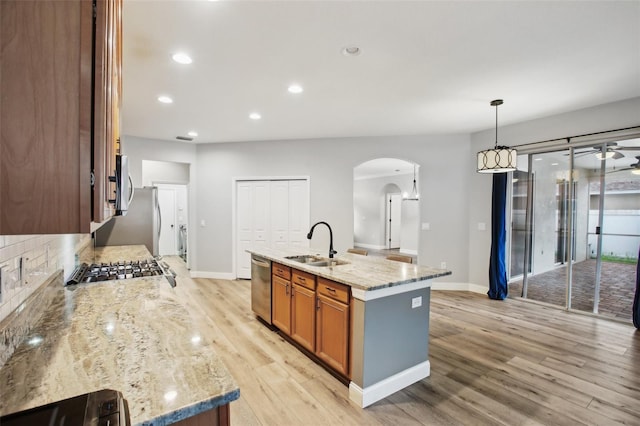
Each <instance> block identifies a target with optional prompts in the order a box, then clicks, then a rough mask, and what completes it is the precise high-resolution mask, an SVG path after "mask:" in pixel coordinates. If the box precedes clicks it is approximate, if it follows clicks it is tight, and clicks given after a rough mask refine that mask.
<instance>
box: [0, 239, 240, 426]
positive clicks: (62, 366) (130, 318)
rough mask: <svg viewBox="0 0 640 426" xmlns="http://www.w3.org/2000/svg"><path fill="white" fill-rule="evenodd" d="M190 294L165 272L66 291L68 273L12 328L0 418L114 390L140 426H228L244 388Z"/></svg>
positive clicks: (135, 255)
mask: <svg viewBox="0 0 640 426" xmlns="http://www.w3.org/2000/svg"><path fill="white" fill-rule="evenodd" d="M149 257H151V256H150V254H149V252H148V251H147V250H146V248H144V246H124V247H104V248H101V249H96V253H95V261H96V262H110V261H118V260H140V259H148V258H149ZM183 296H184V295H181V294H180V284H179V282H178V286H177V287H175V288H172V287H171V286H170V285H169V283H168V282H167V280H166V279H165V278H163V277H161V276H155V277H141V278H134V279H126V280H116V281H106V282H101V283H88V284H79V285H74V286H67V287H63V283H62V274H61V273H59V274H58V275H57V276H55V277H54V279H52V280H50V282H49V283H46V284H44V285H43V286H42V287H41V288H40V289H38V290H37V291H36V292H34V294H33V295H32V296H31V297H30V298H29V299H27V301H26V302H25V304H24V306H22V307H21V308H18V309H17V310H16V311H15V312H14V313H12V314H11V315H10V316H9V317H8V318H7V319H6V320H5V321H3V323H2V325H3V327H4V330H3V336H4V343H5V346H6V345H7V343H8V342H14V343H15V349H14V350H12V354H11V356H10V357H8V359H6V362H5V363H4V365H3V366H2V367H1V368H0V383H2V398H1V399H0V415H5V414H9V413H12V412H16V411H22V410H25V409H28V408H31V407H36V406H40V405H44V404H48V403H50V402H54V401H58V400H61V399H65V398H69V397H72V396H76V395H81V394H84V393H88V392H93V391H96V390H99V389H104V388H111V389H115V390H118V391H120V392H122V394H123V396H124V398H125V399H126V400H127V402H128V405H129V410H130V415H131V423H132V424H133V425H165V424H171V423H174V422H177V421H181V420H186V421H192V420H195V419H207V421H208V422H209V423H207V424H225V423H227V424H228V421H229V403H230V402H231V401H234V400H236V399H238V398H239V396H240V391H239V388H238V385H237V384H236V382H235V380H234V379H233V378H232V377H231V375H230V374H229V372H228V371H227V368H226V367H225V365H224V364H223V363H222V361H221V360H220V358H219V357H218V356H217V355H216V352H215V348H214V347H213V344H212V343H211V341H210V340H209V339H208V338H207V328H208V324H207V323H206V322H203V321H199V320H198V318H196V317H195V314H194V313H192V312H190V311H189V309H187V308H186V306H185V304H184V302H183V298H184V297H183ZM22 314H27V317H26V318H25V317H24V315H22ZM35 317H37V319H35V320H34V318H35ZM29 321H31V322H29Z"/></svg>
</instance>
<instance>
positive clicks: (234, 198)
mask: <svg viewBox="0 0 640 426" xmlns="http://www.w3.org/2000/svg"><path fill="white" fill-rule="evenodd" d="M271 180H306V181H307V184H308V186H309V191H308V194H307V196H308V200H307V202H308V203H309V210H311V176H309V175H306V176H232V177H231V264H232V270H231V273H229V274H228V275H226V276H225V277H221V278H225V279H229V280H235V279H237V278H238V263H237V262H238V261H237V256H236V250H237V237H238V236H237V229H236V226H237V205H238V194H237V191H236V188H237V186H238V182H242V181H271ZM309 214H311V211H309Z"/></svg>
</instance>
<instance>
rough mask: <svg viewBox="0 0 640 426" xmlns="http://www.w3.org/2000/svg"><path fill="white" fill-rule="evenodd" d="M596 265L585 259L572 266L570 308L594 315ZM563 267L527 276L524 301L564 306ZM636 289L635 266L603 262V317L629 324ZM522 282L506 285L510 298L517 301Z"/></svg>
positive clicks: (565, 274) (601, 293)
mask: <svg viewBox="0 0 640 426" xmlns="http://www.w3.org/2000/svg"><path fill="white" fill-rule="evenodd" d="M595 276H596V261H595V259H588V260H585V261H583V262H578V263H575V264H574V265H573V286H572V296H571V307H572V308H573V309H578V310H581V311H586V312H593V296H594V288H595ZM566 279H567V268H566V266H559V267H558V268H556V269H554V270H553V271H548V272H544V273H542V274H538V275H534V276H529V277H528V280H527V298H528V299H532V300H537V301H540V302H545V303H551V304H554V305H558V306H565V298H566V282H567V281H566ZM635 289H636V265H634V264H625V263H618V262H602V275H601V280H600V304H599V309H598V313H599V314H600V315H602V316H606V317H611V318H615V319H618V320H623V321H627V322H631V321H632V305H633V296H634V293H635ZM521 294H522V280H519V281H516V282H512V283H509V297H520V295H521Z"/></svg>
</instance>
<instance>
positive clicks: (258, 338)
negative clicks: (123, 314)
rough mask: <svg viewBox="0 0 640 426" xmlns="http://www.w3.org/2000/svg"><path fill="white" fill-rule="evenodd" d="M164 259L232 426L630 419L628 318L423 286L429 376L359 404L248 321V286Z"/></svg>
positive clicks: (638, 373)
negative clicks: (218, 369) (428, 291)
mask: <svg viewBox="0 0 640 426" xmlns="http://www.w3.org/2000/svg"><path fill="white" fill-rule="evenodd" d="M169 263H171V264H172V266H173V267H174V268H175V269H176V270H177V272H178V274H179V279H178V287H176V289H177V290H179V291H181V292H183V293H184V296H185V301H186V303H188V304H189V305H190V306H191V308H192V312H193V313H194V315H195V316H196V317H197V318H198V319H199V321H207V322H209V323H210V325H211V334H210V335H209V336H208V337H207V338H210V339H211V340H212V341H213V343H214V347H215V349H216V351H217V352H218V354H219V355H220V356H221V357H222V358H223V359H224V362H225V364H226V365H227V367H228V369H229V371H230V372H231V374H232V375H233V376H234V377H235V379H236V381H237V382H238V384H239V386H240V394H241V396H240V399H239V400H237V401H234V402H233V403H231V421H232V424H233V425H350V424H354V425H356V424H357V425H396V426H398V425H420V424H422V425H456V424H460V425H493V424H502V425H524V424H526V425H534V424H543V425H579V424H589V425H613V424H628V425H640V331H635V329H634V328H633V327H632V326H630V325H625V324H621V323H616V322H610V321H607V320H603V319H597V318H593V317H589V316H582V315H578V314H570V313H566V312H564V311H562V310H559V309H555V308H551V307H546V306H541V305H536V304H532V303H527V302H525V301H519V300H512V299H509V300H505V301H493V300H489V299H488V298H487V297H486V296H485V295H480V294H474V293H468V292H445V291H434V292H432V300H431V330H430V335H431V340H430V347H429V357H430V361H431V377H429V378H427V379H425V380H422V381H421V382H418V383H416V384H414V385H412V386H410V387H408V388H406V389H404V390H403V391H400V392H398V393H396V394H394V395H392V396H390V397H388V398H386V399H384V400H382V401H379V402H378V403H376V404H374V405H373V406H371V407H368V408H366V409H360V408H358V407H356V406H355V405H353V404H352V403H350V402H349V400H348V389H347V387H346V386H344V385H342V384H341V383H340V382H338V380H336V379H334V378H333V377H332V376H331V375H330V374H328V373H327V372H326V371H324V370H323V369H322V368H321V367H319V366H318V365H316V364H315V363H313V362H312V361H310V360H309V359H308V358H307V357H306V356H304V355H302V354H301V353H300V352H298V351H297V350H296V349H295V348H294V347H292V346H291V345H290V344H289V343H287V342H285V341H284V340H283V339H282V338H280V337H279V336H278V335H277V334H276V333H274V332H272V331H270V330H269V329H268V328H267V327H265V326H264V325H262V324H260V323H259V322H258V321H257V320H256V319H255V317H254V315H253V313H252V312H251V309H250V282H249V281H242V280H241V281H226V280H212V279H194V280H191V279H188V278H184V274H186V271H185V270H184V267H182V266H180V261H179V260H177V258H176V259H170V260H169ZM180 275H182V277H180ZM398 332H402V330H398Z"/></svg>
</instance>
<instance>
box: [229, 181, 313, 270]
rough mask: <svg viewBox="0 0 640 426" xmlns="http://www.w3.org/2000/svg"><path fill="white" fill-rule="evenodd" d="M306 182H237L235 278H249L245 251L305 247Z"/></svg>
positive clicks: (307, 226) (307, 227)
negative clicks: (262, 248)
mask: <svg viewBox="0 0 640 426" xmlns="http://www.w3.org/2000/svg"><path fill="white" fill-rule="evenodd" d="M308 230H309V182H308V181H307V180H304V179H301V180H264V181H238V182H237V183H236V276H237V277H238V278H251V255H250V254H249V253H247V249H251V248H255V247H260V246H266V247H273V248H278V249H287V248H290V247H308V245H309V242H308V240H307V232H308Z"/></svg>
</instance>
